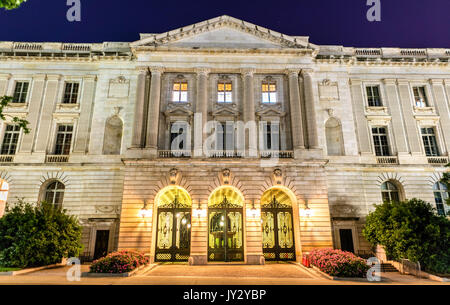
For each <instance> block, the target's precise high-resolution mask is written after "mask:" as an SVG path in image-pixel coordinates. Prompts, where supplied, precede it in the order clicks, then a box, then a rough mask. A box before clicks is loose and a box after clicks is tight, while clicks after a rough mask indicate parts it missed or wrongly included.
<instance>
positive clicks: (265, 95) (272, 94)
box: [262, 82, 277, 104]
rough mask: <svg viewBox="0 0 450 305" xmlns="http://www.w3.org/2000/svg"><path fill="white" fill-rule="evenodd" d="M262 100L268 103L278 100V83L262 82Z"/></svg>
mask: <svg viewBox="0 0 450 305" xmlns="http://www.w3.org/2000/svg"><path fill="white" fill-rule="evenodd" d="M262 102H263V103H268V104H275V103H276V102H277V85H276V83H275V82H263V83H262Z"/></svg>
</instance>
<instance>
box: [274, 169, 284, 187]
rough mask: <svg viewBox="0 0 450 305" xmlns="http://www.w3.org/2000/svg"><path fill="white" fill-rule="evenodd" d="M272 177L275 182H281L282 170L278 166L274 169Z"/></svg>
mask: <svg viewBox="0 0 450 305" xmlns="http://www.w3.org/2000/svg"><path fill="white" fill-rule="evenodd" d="M273 178H274V180H275V183H276V184H281V182H282V180H283V171H282V170H281V169H279V168H276V169H274V171H273Z"/></svg>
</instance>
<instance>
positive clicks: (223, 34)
mask: <svg viewBox="0 0 450 305" xmlns="http://www.w3.org/2000/svg"><path fill="white" fill-rule="evenodd" d="M131 46H132V47H139V46H153V47H159V46H161V47H168V48H191V49H192V48H194V49H202V48H205V49H211V48H222V49H227V48H230V49H231V48H233V49H239V48H241V49H282V48H298V49H315V48H317V47H316V46H315V45H312V44H310V43H309V42H308V41H307V38H306V37H303V38H301V37H291V36H288V35H284V34H281V33H278V32H275V31H271V30H269V29H266V28H263V27H260V26H257V25H254V24H251V23H248V22H245V21H242V20H239V19H236V18H233V17H229V16H221V17H217V18H213V19H210V20H207V21H204V22H200V23H196V24H193V25H190V26H186V27H183V28H179V29H177V30H173V31H169V32H166V33H163V34H142V35H141V40H138V41H136V42H133V43H132V44H131Z"/></svg>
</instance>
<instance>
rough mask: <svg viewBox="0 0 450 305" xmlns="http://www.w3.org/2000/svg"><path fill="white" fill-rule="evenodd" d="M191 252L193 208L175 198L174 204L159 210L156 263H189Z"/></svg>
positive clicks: (161, 207)
mask: <svg viewBox="0 0 450 305" xmlns="http://www.w3.org/2000/svg"><path fill="white" fill-rule="evenodd" d="M190 250H191V207H189V206H188V205H186V204H183V203H181V202H179V201H178V196H175V198H174V200H173V202H171V203H169V204H166V205H163V206H160V207H159V208H158V217H157V232H156V251H155V261H157V262H180V261H187V260H188V259H189V255H190Z"/></svg>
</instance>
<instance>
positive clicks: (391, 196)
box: [381, 181, 400, 202]
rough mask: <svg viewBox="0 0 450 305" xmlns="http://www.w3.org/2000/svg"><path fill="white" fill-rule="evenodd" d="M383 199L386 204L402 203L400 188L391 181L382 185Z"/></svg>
mask: <svg viewBox="0 0 450 305" xmlns="http://www.w3.org/2000/svg"><path fill="white" fill-rule="evenodd" d="M381 197H382V198H383V201H384V202H386V201H387V202H390V201H400V193H399V191H398V188H397V186H396V185H395V184H394V183H392V182H390V181H386V182H385V183H383V184H382V185H381Z"/></svg>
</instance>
